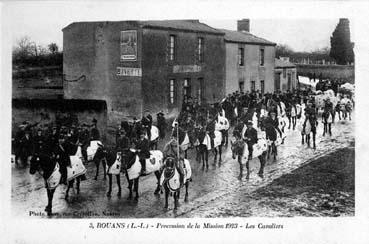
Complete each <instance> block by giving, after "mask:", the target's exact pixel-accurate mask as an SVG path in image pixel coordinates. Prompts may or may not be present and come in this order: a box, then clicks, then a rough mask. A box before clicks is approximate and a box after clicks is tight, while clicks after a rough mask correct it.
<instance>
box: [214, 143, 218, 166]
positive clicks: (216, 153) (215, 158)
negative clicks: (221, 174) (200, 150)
mask: <svg viewBox="0 0 369 244" xmlns="http://www.w3.org/2000/svg"><path fill="white" fill-rule="evenodd" d="M213 153H214V165H216V161H217V157H218V150H217V148H216V147H214V148H213Z"/></svg>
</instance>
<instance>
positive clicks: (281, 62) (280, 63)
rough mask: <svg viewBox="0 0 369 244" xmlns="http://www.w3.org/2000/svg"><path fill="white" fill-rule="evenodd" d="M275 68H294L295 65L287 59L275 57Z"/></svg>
mask: <svg viewBox="0 0 369 244" xmlns="http://www.w3.org/2000/svg"><path fill="white" fill-rule="evenodd" d="M275 68H296V65H295V64H294V63H291V62H289V61H286V60H283V59H279V58H276V59H275Z"/></svg>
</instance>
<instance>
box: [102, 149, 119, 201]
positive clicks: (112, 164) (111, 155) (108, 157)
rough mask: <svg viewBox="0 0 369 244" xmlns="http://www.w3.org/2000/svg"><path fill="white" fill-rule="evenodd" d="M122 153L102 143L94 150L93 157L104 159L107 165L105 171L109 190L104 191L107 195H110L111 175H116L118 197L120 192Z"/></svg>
mask: <svg viewBox="0 0 369 244" xmlns="http://www.w3.org/2000/svg"><path fill="white" fill-rule="evenodd" d="M123 154H124V152H116V151H114V150H110V149H108V148H105V147H104V146H103V145H101V146H100V147H99V148H98V149H97V151H96V155H95V157H97V158H100V159H101V160H104V161H105V162H106V164H107V166H108V169H107V171H106V172H107V175H108V179H109V190H108V192H107V193H106V196H107V197H111V191H112V182H113V175H115V176H116V181H117V186H118V193H117V196H118V197H120V196H121V194H122V187H121V184H120V172H121V168H122V160H123V159H122V158H123Z"/></svg>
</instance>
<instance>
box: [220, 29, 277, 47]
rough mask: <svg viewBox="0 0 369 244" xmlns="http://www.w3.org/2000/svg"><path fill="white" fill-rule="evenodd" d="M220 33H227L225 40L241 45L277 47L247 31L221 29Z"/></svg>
mask: <svg viewBox="0 0 369 244" xmlns="http://www.w3.org/2000/svg"><path fill="white" fill-rule="evenodd" d="M220 31H222V32H224V33H225V37H224V39H225V40H226V41H228V42H239V43H246V44H255V45H257V44H260V45H266V46H275V45H276V43H274V42H271V41H268V40H266V39H263V38H261V37H257V36H254V35H252V34H251V33H249V32H246V31H243V32H241V31H233V30H225V29H220Z"/></svg>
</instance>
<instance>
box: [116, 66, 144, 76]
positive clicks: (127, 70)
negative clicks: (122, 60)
mask: <svg viewBox="0 0 369 244" xmlns="http://www.w3.org/2000/svg"><path fill="white" fill-rule="evenodd" d="M117 75H118V76H138V77H141V76H142V70H141V68H131V67H117Z"/></svg>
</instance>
